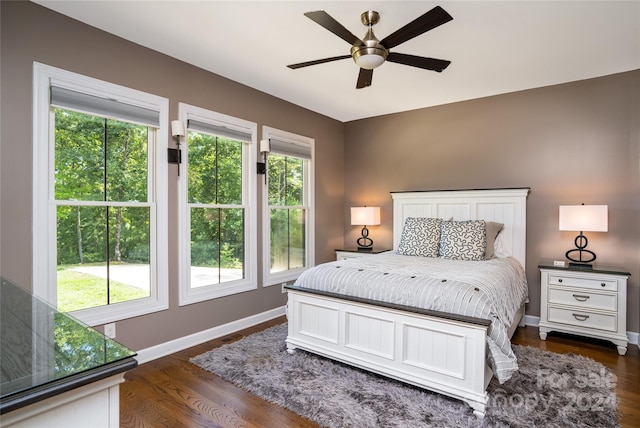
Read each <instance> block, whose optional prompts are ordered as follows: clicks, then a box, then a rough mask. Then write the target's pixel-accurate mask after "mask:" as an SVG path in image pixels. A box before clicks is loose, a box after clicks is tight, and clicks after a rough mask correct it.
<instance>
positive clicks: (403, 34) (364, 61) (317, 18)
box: [287, 6, 453, 89]
mask: <svg viewBox="0 0 640 428" xmlns="http://www.w3.org/2000/svg"><path fill="white" fill-rule="evenodd" d="M304 15H305V16H306V17H307V18H309V19H311V20H312V21H314V22H315V23H317V24H318V25H321V26H322V27H324V28H326V29H327V30H329V31H331V32H332V33H333V34H335V35H336V36H338V37H340V38H341V39H342V40H344V41H346V42H347V43H349V44H351V54H350V55H340V56H334V57H330V58H323V59H317V60H315V61H307V62H301V63H298V64H291V65H288V66H287V67H289V68H291V69H297V68H302V67H308V66H310V65H317V64H323V63H325V62H331V61H337V60H340V59H347V58H353V60H354V61H355V63H356V64H357V65H358V66H360V74H358V82H357V84H356V89H361V88H366V87H367V86H371V80H372V78H373V69H374V68H376V67H379V66H380V65H382V64H383V63H384V62H385V61H390V62H395V63H398V64H404V65H409V66H411V67H418V68H423V69H425V70H433V71H437V72H438V73H440V72H441V71H442V70H444V69H445V68H447V66H449V64H451V61H447V60H444V59H436V58H425V57H421V56H415V55H408V54H402V53H397V52H390V49H392V48H394V47H396V46H398V45H399V44H401V43H404V42H406V41H407V40H410V39H413V38H414V37H416V36H419V35H420V34H423V33H426V32H427V31H429V30H433V29H434V28H436V27H439V26H440V25H442V24H445V23H447V22H449V21H451V20H452V19H453V17H451V15H449V14H448V13H447V12H446V11H445V10H444V9H443V8H441V7H440V6H436V7H434V8H433V9H431V10H430V11H429V12H427V13H425V14H424V15H422V16H420V17H419V18H416V19H415V20H413V21H411V22H410V23H408V24H407V25H405V26H404V27H402V28H400V29H399V30H396V31H395V32H394V33H392V34H390V35H388V36H387V37H385V38H384V39H382V40H378V39H377V38H376V36H375V35H374V34H373V26H374V25H375V24H377V23H378V21H379V20H380V15H379V14H378V12H376V11H373V10H370V11H367V12H364V13H363V14H362V15H360V20H361V21H362V23H363V24H364V25H366V26H367V27H369V29H368V30H367V33H366V34H365V36H364V38H363V39H362V40H360V39H359V38H357V37H356V36H354V35H353V34H352V33H351V32H350V31H349V30H347V29H346V28H345V27H344V26H343V25H342V24H340V23H339V22H338V21H336V20H335V19H334V18H332V17H331V15H329V14H328V13H327V12H325V11H324V10H318V11H313V12H307V13H305V14H304Z"/></svg>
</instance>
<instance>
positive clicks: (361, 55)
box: [352, 46, 387, 70]
mask: <svg viewBox="0 0 640 428" xmlns="http://www.w3.org/2000/svg"><path fill="white" fill-rule="evenodd" d="M352 56H353V60H354V61H355V63H356V64H358V66H359V67H360V68H364V69H365V70H373V69H374V68H377V67H380V66H381V65H382V63H384V62H385V60H386V59H387V51H386V50H385V49H380V48H379V47H367V46H361V47H360V48H359V49H354V50H353V52H352Z"/></svg>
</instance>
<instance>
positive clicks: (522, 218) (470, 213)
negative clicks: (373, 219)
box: [391, 188, 529, 267]
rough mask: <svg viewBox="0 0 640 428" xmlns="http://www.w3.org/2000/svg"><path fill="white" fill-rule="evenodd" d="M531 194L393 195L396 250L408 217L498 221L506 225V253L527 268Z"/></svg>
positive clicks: (518, 191) (453, 192)
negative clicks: (528, 220)
mask: <svg viewBox="0 0 640 428" xmlns="http://www.w3.org/2000/svg"><path fill="white" fill-rule="evenodd" d="M528 194H529V189H528V188H521V189H490V190H446V191H424V192H392V193H391V197H392V198H393V248H394V249H397V248H398V245H399V244H400V237H401V236H402V227H403V226H404V222H405V219H406V218H407V217H434V218H442V219H447V220H448V219H450V218H451V217H453V219H454V220H456V221H462V220H486V221H495V222H498V223H502V224H504V229H503V230H502V232H500V233H501V234H502V237H501V239H502V242H503V244H504V249H505V250H506V251H507V253H508V254H509V255H510V256H512V257H515V258H516V259H517V260H518V261H520V263H522V266H523V267H526V264H525V260H526V252H527V195H528Z"/></svg>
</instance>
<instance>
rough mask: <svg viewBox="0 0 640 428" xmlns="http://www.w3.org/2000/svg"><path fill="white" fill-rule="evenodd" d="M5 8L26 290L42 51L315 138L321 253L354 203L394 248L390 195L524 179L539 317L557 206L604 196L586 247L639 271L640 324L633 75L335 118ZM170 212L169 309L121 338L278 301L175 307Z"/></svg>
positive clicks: (9, 269)
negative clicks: (36, 70) (603, 225)
mask: <svg viewBox="0 0 640 428" xmlns="http://www.w3.org/2000/svg"><path fill="white" fill-rule="evenodd" d="M0 15H1V27H0V31H1V34H0V36H1V41H0V42H1V46H0V48H1V64H0V67H1V69H0V71H1V76H0V91H1V105H0V108H1V116H0V121H1V123H0V125H1V129H0V138H1V140H0V142H1V146H0V150H1V152H0V272H1V273H2V275H3V276H6V277H8V278H9V279H12V280H14V281H16V282H18V283H20V284H23V285H24V286H25V287H27V288H28V287H30V285H31V267H32V266H31V186H32V183H31V173H32V171H31V162H32V160H31V156H32V150H31V96H32V84H31V78H32V63H33V61H38V62H42V63H45V64H49V65H52V66H55V67H60V68H64V69H67V70H70V71H74V72H77V73H81V74H85V75H87V76H91V77H95V78H98V79H103V80H107V81H110V82H114V83H117V84H121V85H125V86H128V87H131V88H135V89H139V90H142V91H146V92H150V93H154V94H157V95H160V96H164V97H167V98H169V100H170V119H171V118H175V117H177V110H178V102H186V103H189V104H193V105H197V106H200V107H203V108H208V109H211V110H214V111H218V112H221V113H225V114H229V115H232V116H236V117H239V118H242V119H246V120H250V121H254V122H257V123H258V125H259V126H262V125H268V126H272V127H275V128H280V129H284V130H287V131H290V132H294V133H299V134H302V135H307V136H310V137H313V138H315V139H316V186H315V192H316V210H317V216H316V236H317V237H318V239H317V242H316V261H317V262H324V261H328V260H331V259H332V258H333V257H334V254H333V249H334V248H339V247H341V246H342V244H343V236H344V237H345V238H344V240H345V242H346V243H347V244H350V243H352V242H355V239H356V235H357V233H358V230H357V229H358V228H355V227H351V226H349V220H348V207H349V206H352V205H359V204H367V205H379V206H381V207H383V212H382V216H383V218H382V221H383V224H382V225H380V226H376V227H371V228H370V231H371V232H370V233H371V236H372V237H373V238H374V240H376V244H381V245H391V242H392V239H391V198H390V196H389V192H390V191H401V190H427V189H458V188H488V187H517V186H528V187H531V194H530V196H529V201H528V212H527V214H528V229H527V239H528V245H527V257H528V266H527V274H528V275H527V276H528V279H529V288H530V293H531V303H530V304H529V306H528V308H527V313H529V314H531V315H538V313H539V296H540V292H539V284H538V282H539V275H538V271H537V269H536V265H537V262H538V260H540V259H558V258H563V255H564V252H565V251H566V250H567V249H568V248H569V246H571V245H572V243H573V238H574V234H573V233H571V232H559V231H558V230H557V216H558V205H563V204H579V203H581V202H584V203H587V204H591V203H593V204H607V205H609V217H610V222H609V223H610V224H609V232H608V233H594V234H591V235H590V236H589V246H590V247H592V248H593V249H594V250H595V251H596V253H598V255H599V261H602V262H607V263H609V264H618V265H621V266H624V267H625V268H626V269H628V270H629V271H630V272H631V273H632V277H631V281H630V290H629V305H628V309H629V316H628V319H629V326H628V329H629V330H632V331H639V330H640V328H639V325H638V324H639V320H638V318H639V315H638V304H639V291H638V279H639V278H640V216H639V213H640V142H639V140H640V131H639V124H638V121H639V116H640V106H639V104H640V102H639V100H638V97H639V96H640V95H639V94H640V71H635V72H631V73H624V74H620V75H614V76H609V77H605V78H600V79H593V80H588V81H581V82H574V83H570V84H565V85H559V86H554V87H548V88H542V89H536V90H530V91H524V92H518V93H513V94H507V95H501V96H496V97H490V98H484V99H479V100H472V101H467V102H461V103H456V104H450V105H445V106H439V107H433V108H429V109H422V110H416V111H410V112H405V113H400V114H395V115H388V116H383V117H376V118H370V119H366V120H361V121H354V122H349V123H346V124H343V123H340V122H337V121H335V120H332V119H329V118H327V117H325V116H322V115H319V114H316V113H313V112H310V111H308V110H305V109H302V108H300V107H297V106H295V105H292V104H290V103H287V102H285V101H282V100H279V99H277V98H274V97H272V96H269V95H267V94H264V93H262V92H259V91H256V90H254V89H251V88H248V87H246V86H243V85H240V84H238V83H235V82H233V81H230V80H227V79H225V78H222V77H220V76H217V75H214V74H211V73H208V72H206V71H204V70H201V69H198V68H196V67H193V66H190V65H187V64H185V63H182V62H180V61H177V60H175V59H172V58H170V57H167V56H165V55H162V54H159V53H157V52H154V51H151V50H149V49H146V48H143V47H141V46H139V45H136V44H133V43H130V42H127V41H125V40H123V39H120V38H117V37H115V36H112V35H110V34H107V33H104V32H102V31H99V30H97V29H95V28H92V27H89V26H86V25H84V24H81V23H79V22H77V21H74V20H71V19H69V18H66V17H64V16H62V15H59V14H56V13H54V12H52V11H49V10H48V9H46V8H42V7H40V6H38V5H35V4H33V3H30V2H0ZM175 174H176V170H175V168H170V176H169V203H170V207H176V192H177V177H176V175H175ZM258 180H260V179H259V178H258ZM340 219H342V221H340ZM169 222H170V231H169V242H170V254H169V257H170V264H169V271H170V278H169V280H170V281H169V282H170V295H169V298H170V309H169V310H167V311H163V312H159V313H155V314H151V315H147V316H142V317H138V318H135V319H129V320H124V321H121V322H119V323H118V326H117V328H118V340H119V341H121V342H122V343H124V344H126V345H128V346H130V347H132V348H133V349H136V350H139V349H143V348H146V347H149V346H153V345H156V344H159V343H163V342H166V341H169V340H172V339H176V338H179V337H182V336H185V335H188V334H191V333H195V332H198V331H201V330H205V329H207V328H211V327H214V326H217V325H221V324H224V323H227V322H230V321H233V320H236V319H241V318H243V317H246V316H249V315H252V314H255V313H259V312H263V311H266V310H269V309H272V308H275V307H278V306H281V305H282V304H284V298H283V296H282V294H281V293H280V290H279V287H269V288H262V286H261V284H259V288H258V289H257V290H255V291H252V292H247V293H242V294H239V295H235V296H229V297H225V298H221V299H216V300H214V301H209V302H202V303H197V304H193V305H188V306H185V307H179V306H178V304H177V302H178V291H177V290H178V288H177V267H178V266H177V262H176V260H177V256H178V255H177V253H176V251H175V248H177V245H176V237H177V234H176V230H177V213H176V211H175V208H170V212H169ZM259 256H261V254H259Z"/></svg>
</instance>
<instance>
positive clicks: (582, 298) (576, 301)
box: [547, 287, 618, 312]
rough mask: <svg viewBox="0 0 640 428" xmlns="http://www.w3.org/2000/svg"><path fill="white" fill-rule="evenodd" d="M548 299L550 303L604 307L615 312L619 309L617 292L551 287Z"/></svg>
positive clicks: (588, 307) (590, 307)
mask: <svg viewBox="0 0 640 428" xmlns="http://www.w3.org/2000/svg"><path fill="white" fill-rule="evenodd" d="M547 301H548V302H549V303H556V304H559V305H570V306H575V307H579V308H585V309H602V310H605V311H614V312H615V311H617V310H618V295H617V294H608V293H590V292H587V291H583V290H579V291H576V290H568V289H565V288H555V287H549V291H548V294H547Z"/></svg>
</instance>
